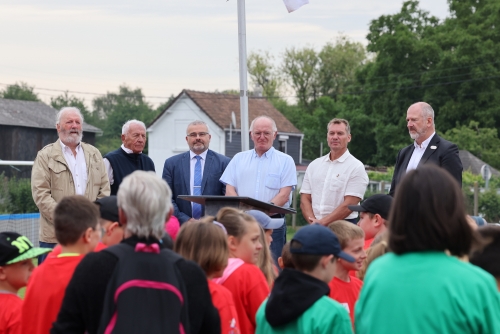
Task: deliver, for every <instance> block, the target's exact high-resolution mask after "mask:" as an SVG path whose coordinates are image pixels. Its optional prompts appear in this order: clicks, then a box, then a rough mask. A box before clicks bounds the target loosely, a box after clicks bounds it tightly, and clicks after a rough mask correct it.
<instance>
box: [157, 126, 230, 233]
mask: <svg viewBox="0 0 500 334" xmlns="http://www.w3.org/2000/svg"><path fill="white" fill-rule="evenodd" d="M211 138H212V137H211V136H210V132H209V131H208V126H207V124H206V123H205V122H203V121H194V122H191V123H190V124H189V125H188V127H187V129H186V142H187V144H188V145H189V151H188V152H185V153H181V154H178V155H175V156H173V157H170V158H168V159H167V160H165V165H164V167H163V176H162V177H163V179H164V180H165V181H167V183H168V185H169V186H170V189H172V194H173V196H172V204H173V206H174V215H175V217H177V219H178V220H179V222H180V223H181V224H183V223H185V222H187V221H189V220H198V219H200V217H203V216H204V214H205V207H204V206H202V205H200V204H198V203H191V202H188V201H185V200H182V199H178V198H177V196H179V195H220V196H224V193H225V191H226V187H225V186H224V185H223V184H222V183H220V182H219V178H220V177H221V175H222V173H223V172H224V170H225V169H226V167H227V165H228V163H229V161H230V159H229V158H228V157H226V156H224V155H222V154H218V153H216V152H214V151H212V150H209V149H208V146H209V145H210V139H211Z"/></svg>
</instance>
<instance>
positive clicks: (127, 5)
mask: <svg viewBox="0 0 500 334" xmlns="http://www.w3.org/2000/svg"><path fill="white" fill-rule="evenodd" d="M309 1H310V3H309V4H308V5H305V6H303V7H302V8H300V9H299V10H297V11H295V12H293V13H290V14H289V13H288V12H287V10H286V8H285V5H284V4H283V1H282V0H246V14H247V15H246V20H247V49H248V51H249V52H250V51H254V50H268V51H270V52H271V53H272V54H273V55H275V56H276V57H279V56H280V54H281V53H282V52H283V51H284V50H285V48H287V47H292V46H295V47H303V46H313V47H315V48H316V49H320V48H321V47H322V46H323V45H324V44H325V43H327V42H329V41H334V40H335V38H336V36H337V35H338V33H339V32H343V33H344V34H346V35H348V36H349V37H351V38H352V39H353V40H355V41H359V42H361V43H363V44H365V45H366V38H365V36H366V35H367V33H368V26H369V23H370V21H371V20H373V19H376V18H378V17H379V16H380V15H384V14H393V13H396V12H398V11H399V10H400V9H401V5H402V3H403V1H401V0H347V1H346V0H342V1H340V0H309ZM420 4H421V8H423V9H425V10H427V11H429V12H430V13H431V14H432V15H434V16H437V17H438V18H440V19H443V18H445V17H446V16H447V15H448V6H447V3H446V0H422V1H421V2H420ZM236 7H237V0H228V1H226V0H163V1H160V0H140V1H139V0H120V1H118V0H72V1H67V0H44V1H43V3H41V1H39V0H2V1H1V3H0V31H1V34H0V50H1V51H0V84H2V85H0V89H3V88H4V87H5V86H4V84H12V83H15V82H17V81H25V82H27V83H29V84H30V85H34V86H36V87H37V88H39V89H37V90H36V92H37V93H39V94H40V97H41V98H42V99H43V100H44V101H46V102H49V101H50V97H51V96H57V95H59V94H61V93H60V92H57V91H49V90H42V89H41V88H44V89H54V90H70V91H79V92H88V93H97V94H104V93H106V92H108V91H117V89H118V86H119V85H120V84H123V83H126V84H127V85H129V86H131V87H132V88H136V87H139V88H142V89H143V92H144V93H145V95H146V96H148V100H149V101H150V102H151V103H153V104H155V105H156V104H158V103H161V102H164V101H165V100H166V99H167V97H168V96H170V95H171V94H174V95H177V94H178V93H179V92H180V91H181V90H182V89H183V88H187V89H194V90H200V91H214V90H216V89H218V90H224V89H238V87H239V78H238V25H237V24H238V22H237V11H236ZM75 95H78V96H80V97H85V98H86V99H87V101H88V102H90V101H91V99H92V98H93V97H95V96H96V95H92V94H86V95H84V94H75ZM156 97H160V98H156ZM89 105H90V103H89Z"/></svg>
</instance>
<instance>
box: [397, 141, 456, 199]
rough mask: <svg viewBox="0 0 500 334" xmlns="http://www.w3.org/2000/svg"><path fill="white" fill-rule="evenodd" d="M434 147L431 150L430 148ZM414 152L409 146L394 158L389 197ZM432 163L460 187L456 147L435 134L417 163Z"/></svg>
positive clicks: (403, 174)
mask: <svg viewBox="0 0 500 334" xmlns="http://www.w3.org/2000/svg"><path fill="white" fill-rule="evenodd" d="M434 146H435V147H436V148H435V149H432V147H434ZM414 150H415V145H414V144H413V143H412V144H411V145H409V146H407V147H405V148H403V149H402V150H401V151H399V153H398V157H397V158H396V165H395V166H394V175H393V177H392V182H391V190H390V191H389V195H391V196H394V193H395V191H396V187H397V184H398V183H399V182H400V181H401V179H402V178H403V176H405V174H406V168H407V167H408V163H409V162H410V158H411V156H412V154H413V151H414ZM428 163H432V164H435V165H437V166H439V167H442V168H444V169H446V170H447V171H448V172H449V173H450V174H451V176H453V177H454V178H455V179H456V180H457V182H458V184H459V186H460V187H462V170H463V167H462V161H460V157H459V156H458V147H457V145H455V144H453V143H451V142H449V141H447V140H445V139H443V138H441V137H439V136H438V135H437V133H436V134H435V135H434V137H432V139H431V141H430V142H429V145H428V146H427V148H426V149H425V152H424V155H423V156H422V159H421V160H420V162H419V163H418V165H419V166H422V165H423V164H428Z"/></svg>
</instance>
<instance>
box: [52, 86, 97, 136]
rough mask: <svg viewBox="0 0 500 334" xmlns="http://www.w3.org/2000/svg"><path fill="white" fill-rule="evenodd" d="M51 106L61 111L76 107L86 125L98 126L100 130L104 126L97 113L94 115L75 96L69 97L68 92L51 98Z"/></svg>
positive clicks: (83, 102)
mask: <svg viewBox="0 0 500 334" xmlns="http://www.w3.org/2000/svg"><path fill="white" fill-rule="evenodd" d="M50 105H51V106H52V107H53V108H55V109H57V110H61V109H62V108H64V107H76V108H78V109H79V110H80V111H81V113H82V115H83V118H84V120H85V122H86V123H88V124H91V125H94V126H97V127H98V128H100V127H101V125H102V120H101V119H100V118H99V117H98V116H97V113H95V114H94V113H93V112H92V111H90V110H89V109H88V107H87V106H86V104H85V101H84V100H83V99H80V98H78V97H76V96H74V95H68V92H64V94H61V95H59V96H56V97H51V98H50Z"/></svg>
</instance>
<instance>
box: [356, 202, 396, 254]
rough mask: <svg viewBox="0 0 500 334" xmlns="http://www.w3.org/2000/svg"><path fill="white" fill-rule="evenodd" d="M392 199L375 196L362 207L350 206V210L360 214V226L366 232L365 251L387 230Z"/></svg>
mask: <svg viewBox="0 0 500 334" xmlns="http://www.w3.org/2000/svg"><path fill="white" fill-rule="evenodd" d="M391 204H392V197H391V196H389V195H385V194H375V195H373V196H370V197H368V198H367V199H366V200H364V201H363V202H362V203H361V204H360V205H348V206H347V207H348V208H349V210H352V211H358V212H359V222H358V226H359V227H361V229H363V231H364V232H365V245H364V249H368V248H369V247H370V245H371V244H372V242H373V239H375V237H376V236H377V235H380V234H381V233H382V232H384V231H385V230H386V229H387V219H389V211H390V210H391Z"/></svg>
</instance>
